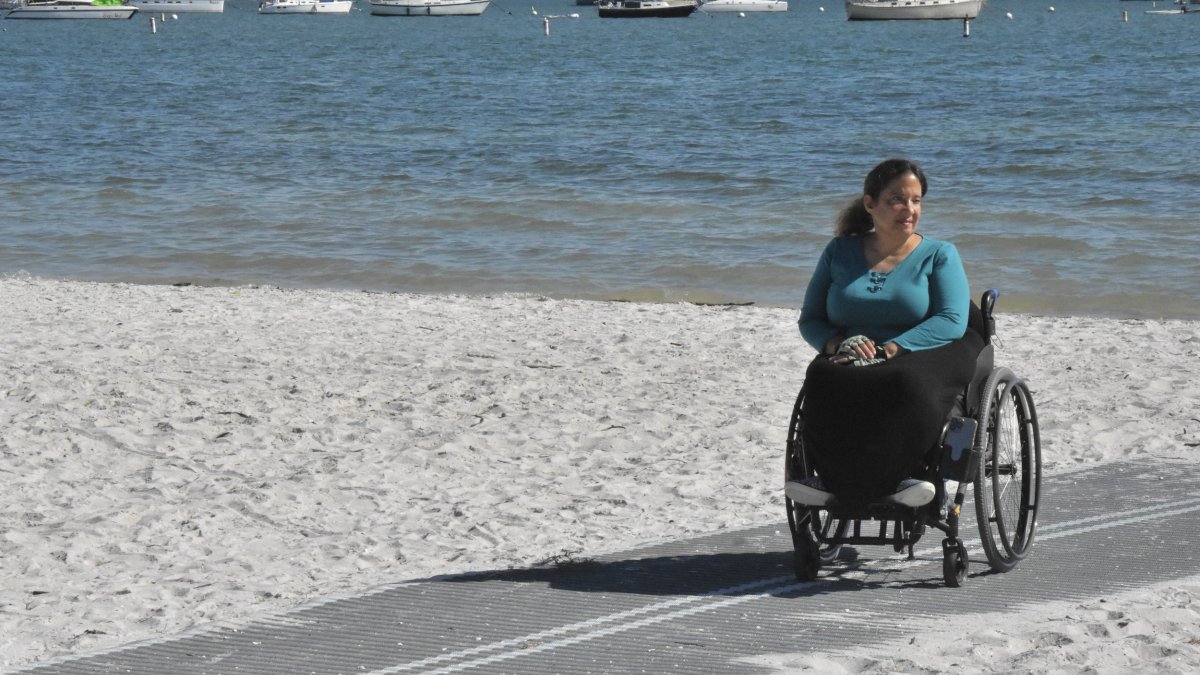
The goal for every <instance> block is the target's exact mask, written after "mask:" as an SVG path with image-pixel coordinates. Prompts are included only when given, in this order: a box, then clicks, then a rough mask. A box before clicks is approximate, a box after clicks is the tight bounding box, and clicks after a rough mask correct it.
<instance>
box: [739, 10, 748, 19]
mask: <svg viewBox="0 0 1200 675" xmlns="http://www.w3.org/2000/svg"><path fill="white" fill-rule="evenodd" d="M738 18H741V19H744V18H746V13H745V12H738Z"/></svg>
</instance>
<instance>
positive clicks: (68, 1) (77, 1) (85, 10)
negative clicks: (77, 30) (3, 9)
mask: <svg viewBox="0 0 1200 675" xmlns="http://www.w3.org/2000/svg"><path fill="white" fill-rule="evenodd" d="M137 11H138V8H137V7H134V6H133V5H126V4H123V3H122V1H121V0H25V1H23V2H19V3H17V5H16V6H15V7H13V8H12V9H11V10H10V11H9V12H8V14H6V15H5V16H4V18H5V19H128V18H130V17H131V16H133V15H134V14H136V13H137Z"/></svg>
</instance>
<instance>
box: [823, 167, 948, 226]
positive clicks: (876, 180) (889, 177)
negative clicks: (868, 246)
mask: <svg viewBox="0 0 1200 675" xmlns="http://www.w3.org/2000/svg"><path fill="white" fill-rule="evenodd" d="M906 173H911V174H912V175H914V176H916V177H917V180H918V181H920V182H921V196H922V197H924V196H925V193H926V192H927V191H928V190H929V184H928V183H927V182H926V181H925V172H924V171H922V170H921V166H920V165H919V164H917V163H916V162H914V161H912V160H908V159H886V160H884V161H882V162H880V163H879V164H878V165H876V166H875V168H874V169H871V172H870V173H868V174H867V178H866V180H864V181H863V196H866V195H870V196H871V199H879V194H880V193H881V192H883V189H884V188H885V187H887V186H888V184H889V183H891V182H892V181H894V180H896V178H898V177H900V176H903V175H904V174H906ZM874 227H875V222H874V221H873V220H871V214H870V213H867V207H866V205H865V204H863V197H862V196H859V197H855V198H854V199H853V200H852V201H851V202H850V203H849V204H847V205H846V206H845V207H844V208H843V209H842V211H841V213H838V218H837V227H836V228H835V229H834V234H836V235H837V236H839V237H844V236H846V235H851V234H866V233H868V232H870V231H871V230H872V229H873V228H874Z"/></svg>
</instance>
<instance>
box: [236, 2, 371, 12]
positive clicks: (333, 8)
mask: <svg viewBox="0 0 1200 675" xmlns="http://www.w3.org/2000/svg"><path fill="white" fill-rule="evenodd" d="M353 6H354V0H264V2H262V3H260V4H259V5H258V13H259V14H349V13H350V8H351V7H353Z"/></svg>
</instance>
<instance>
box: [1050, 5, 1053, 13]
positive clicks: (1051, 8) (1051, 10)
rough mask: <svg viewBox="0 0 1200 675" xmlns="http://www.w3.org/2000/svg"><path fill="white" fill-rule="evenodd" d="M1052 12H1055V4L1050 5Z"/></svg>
mask: <svg viewBox="0 0 1200 675" xmlns="http://www.w3.org/2000/svg"><path fill="white" fill-rule="evenodd" d="M1050 12H1051V13H1053V12H1054V5H1050Z"/></svg>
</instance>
